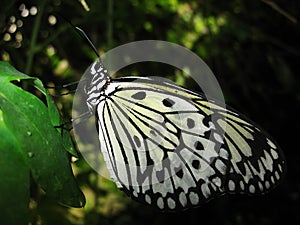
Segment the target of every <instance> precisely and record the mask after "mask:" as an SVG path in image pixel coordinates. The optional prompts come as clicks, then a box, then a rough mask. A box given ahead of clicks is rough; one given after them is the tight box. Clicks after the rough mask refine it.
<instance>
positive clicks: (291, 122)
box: [0, 0, 300, 225]
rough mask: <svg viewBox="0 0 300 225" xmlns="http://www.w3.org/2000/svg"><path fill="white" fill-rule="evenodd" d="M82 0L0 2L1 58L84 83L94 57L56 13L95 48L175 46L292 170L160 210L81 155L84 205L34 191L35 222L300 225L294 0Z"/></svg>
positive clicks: (63, 100)
mask: <svg viewBox="0 0 300 225" xmlns="http://www.w3.org/2000/svg"><path fill="white" fill-rule="evenodd" d="M87 3H88V4H89V7H90V11H89V12H87V11H85V10H84V8H83V7H82V5H80V3H79V1H77V0H65V1H60V0H53V1H50V0H49V1H13V0H11V1H1V7H0V57H1V60H5V61H9V62H10V63H11V64H12V65H13V66H15V67H16V68H17V69H18V70H20V71H22V72H24V73H26V74H28V75H31V76H36V77H39V78H40V79H41V80H42V81H43V82H44V83H45V84H47V85H49V86H51V85H52V86H53V85H54V84H55V85H62V84H67V83H69V82H73V81H78V80H80V78H81V76H82V74H83V72H84V71H85V69H86V68H87V67H88V66H89V65H90V64H91V62H93V60H94V59H95V58H96V56H95V54H94V53H93V51H92V49H91V48H90V46H89V45H88V44H87V43H86V42H85V41H84V40H83V39H82V38H80V37H79V35H78V34H77V33H76V32H75V31H74V29H73V28H72V27H71V26H70V24H68V22H66V20H64V19H63V18H62V16H59V15H63V17H65V18H67V19H68V20H70V21H71V22H72V23H73V24H75V25H77V26H80V27H81V28H82V29H83V30H84V31H85V32H86V33H87V34H88V36H90V37H91V40H92V42H93V44H94V45H95V46H96V48H97V50H98V51H99V52H100V53H104V52H105V51H108V50H109V49H111V48H113V47H116V46H119V45H122V44H125V43H128V42H131V41H137V40H144V39H158V40H165V41H170V42H174V43H177V44H180V45H182V46H185V47H187V48H189V49H190V50H192V51H193V52H195V53H196V54H197V55H199V56H200V57H201V58H202V59H203V60H204V61H205V62H206V63H207V64H208V65H209V66H210V68H211V69H212V71H213V72H214V74H215V75H216V77H217V79H218V81H219V83H220V85H221V87H222V90H223V94H224V96H225V99H226V102H227V104H229V105H231V106H232V107H234V108H235V109H237V110H238V111H240V112H242V113H243V114H245V115H246V116H247V117H249V118H250V119H251V120H253V121H255V122H256V123H258V124H260V125H261V126H262V127H263V128H264V129H265V130H266V131H268V133H270V134H271V135H272V136H273V137H274V138H275V140H276V141H277V142H278V143H279V145H280V146H281V148H282V149H283V151H284V154H285V156H286V160H287V165H288V172H287V174H286V177H285V179H284V181H283V183H282V184H281V185H280V186H278V187H277V188H276V189H275V190H274V191H272V192H271V193H269V194H267V195H265V196H258V197H248V196H223V197H220V198H217V199H215V200H212V201H211V202H209V203H207V204H205V205H204V206H202V207H200V208H197V209H192V210H188V211H185V212H181V213H160V212H157V211H154V210H152V209H150V208H148V207H146V206H142V205H139V204H137V203H135V202H133V201H131V200H130V199H129V198H127V197H126V196H125V195H124V194H123V193H121V192H120V191H118V190H117V189H116V187H115V186H114V184H113V183H111V182H110V181H107V180H105V179H103V178H101V177H98V176H97V175H96V174H95V173H94V172H93V171H92V170H91V169H90V168H89V167H88V166H87V165H86V164H85V162H84V160H82V159H80V160H79V161H77V162H76V163H74V173H75V174H76V176H77V179H78V183H79V184H80V185H81V187H82V189H83V191H84V193H85V195H86V197H87V205H86V207H85V208H84V209H69V208H66V207H63V206H60V205H58V204H57V203H55V202H52V201H51V200H50V199H48V198H47V197H46V196H45V195H43V194H42V193H38V194H36V193H35V195H34V196H32V197H33V198H32V200H31V205H30V208H31V212H32V215H31V221H32V224H78V225H79V224H91V225H93V224H109V225H115V224H116V225H117V224H149V225H150V224H151V225H154V224H170V225H171V224H186V225H187V224H283V223H286V222H287V221H293V222H294V223H295V224H299V223H300V214H299V212H300V211H299V209H300V207H299V206H300V205H299V203H300V169H299V161H300V158H299V156H300V154H299V128H300V123H299V119H298V117H299V112H300V110H299V102H300V95H299V88H300V86H299V64H300V60H299V56H300V48H299V40H300V24H299V21H298V19H299V12H300V2H299V1H297V0H290V1H280V0H277V1H267V0H252V1H246V0H229V1H217V0H207V1H204V0H198V1H197V0H192V1H179V0H153V1H146V0H144V1H142V0H127V1H114V2H113V0H101V1H100V0H99V1H87ZM35 9H37V13H36V12H35ZM54 18H55V20H56V21H53V19H54ZM122 74H124V75H131V74H144V75H155V76H164V77H167V78H169V79H171V80H173V81H176V82H177V83H178V84H180V85H182V86H185V87H188V88H191V89H194V88H197V87H196V86H195V85H194V82H193V80H192V79H191V78H189V77H187V76H184V75H182V74H181V73H180V71H177V70H175V69H174V68H170V67H168V66H165V65H161V64H158V63H144V64H137V65H132V66H130V67H128V68H125V69H123V70H122V71H120V73H118V74H117V76H120V75H122ZM61 91H68V90H61ZM57 103H58V106H59V107H60V108H61V109H62V112H63V113H64V116H65V118H66V119H68V118H69V117H70V113H71V105H72V95H67V96H63V97H60V98H57ZM0 214H1V212H0Z"/></svg>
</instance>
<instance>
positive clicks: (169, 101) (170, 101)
mask: <svg viewBox="0 0 300 225" xmlns="http://www.w3.org/2000/svg"><path fill="white" fill-rule="evenodd" d="M162 103H163V104H164V106H166V107H172V106H173V105H174V104H175V102H174V101H173V100H171V99H169V98H165V99H164V100H163V101H162Z"/></svg>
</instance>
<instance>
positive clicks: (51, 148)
mask: <svg viewBox="0 0 300 225" xmlns="http://www.w3.org/2000/svg"><path fill="white" fill-rule="evenodd" d="M17 85H20V86H27V87H30V86H33V87H35V88H37V89H38V90H40V91H41V92H42V94H43V95H44V96H46V104H47V105H45V104H44V103H43V102H42V101H41V100H40V99H39V98H37V97H36V96H34V95H33V94H31V93H29V92H27V91H25V90H23V89H22V88H21V87H19V86H17ZM60 124H61V118H60V114H59V112H58V109H57V108H56V105H55V104H54V102H53V101H52V100H51V97H50V95H49V94H48V92H47V91H46V90H45V88H44V87H43V86H42V83H41V81H40V80H38V79H37V78H34V77H30V76H27V75H25V74H23V73H20V72H18V71H17V70H15V69H14V68H13V67H11V66H10V65H9V64H8V63H5V62H0V140H1V145H0V154H1V158H0V159H1V160H0V165H1V166H0V168H1V169H0V175H1V185H0V193H1V196H4V198H3V197H2V198H1V199H0V206H1V209H4V210H5V211H4V214H2V217H1V219H0V220H1V224H26V223H27V222H26V218H28V215H27V214H26V212H27V211H28V210H27V207H28V205H29V188H30V183H29V181H30V174H31V175H32V178H33V180H34V181H35V182H36V184H37V185H38V186H40V187H41V188H42V189H43V190H44V191H45V192H46V194H47V196H50V197H52V198H53V199H55V200H56V201H58V202H60V203H62V204H64V205H68V206H73V207H83V205H84V204H85V198H84V196H83V194H82V192H81V191H80V189H79V188H78V186H77V184H76V182H75V180H74V177H73V174H72V170H71V167H70V163H69V158H68V151H69V152H72V153H74V149H73V146H72V144H71V143H72V142H70V136H69V134H68V133H66V132H65V131H64V130H63V129H62V128H55V126H58V125H60ZM64 136H66V137H64ZM18 202H19V203H18Z"/></svg>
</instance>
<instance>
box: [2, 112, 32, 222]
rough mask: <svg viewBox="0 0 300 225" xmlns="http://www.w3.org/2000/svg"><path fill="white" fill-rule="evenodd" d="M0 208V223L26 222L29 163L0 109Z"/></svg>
mask: <svg viewBox="0 0 300 225" xmlns="http://www.w3.org/2000/svg"><path fill="white" fill-rule="evenodd" d="M0 155H1V157H0V168H1V169H0V177H1V185H0V193H1V194H0V209H1V218H0V222H1V224H18V225H19V224H27V221H28V202H29V164H28V161H27V160H26V157H25V153H24V152H23V151H22V150H21V149H20V145H19V143H18V141H17V139H16V138H15V136H14V135H13V134H12V133H11V132H10V130H9V129H8V128H7V126H6V124H5V123H4V120H3V112H2V111H1V110H0Z"/></svg>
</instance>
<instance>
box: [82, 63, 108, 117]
mask: <svg viewBox="0 0 300 225" xmlns="http://www.w3.org/2000/svg"><path fill="white" fill-rule="evenodd" d="M86 79H87V83H86V85H85V93H86V94H87V106H88V109H89V112H91V113H92V112H93V111H94V108H95V107H96V106H97V104H98V103H99V98H100V95H101V93H102V92H103V91H104V90H105V88H106V87H107V84H108V83H109V81H110V76H109V73H108V70H107V69H106V68H105V67H104V65H103V63H102V61H101V59H99V60H97V61H95V62H94V63H93V64H92V65H91V66H90V67H89V69H88V70H87V74H86Z"/></svg>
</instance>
